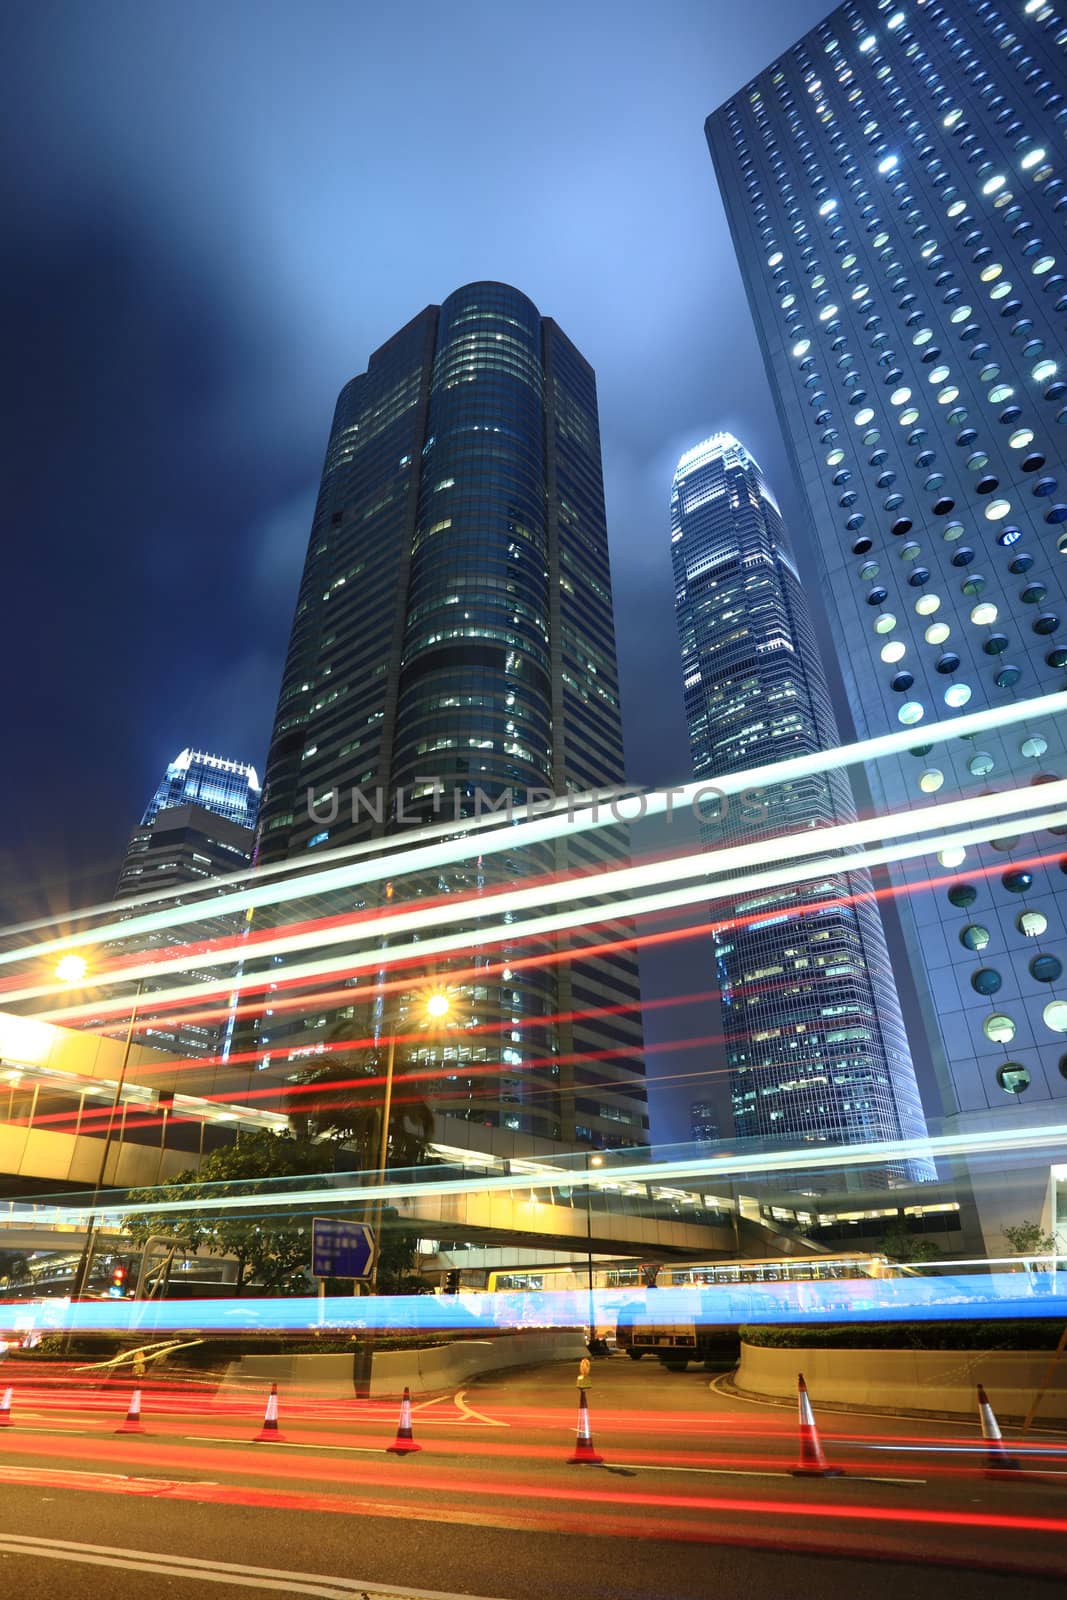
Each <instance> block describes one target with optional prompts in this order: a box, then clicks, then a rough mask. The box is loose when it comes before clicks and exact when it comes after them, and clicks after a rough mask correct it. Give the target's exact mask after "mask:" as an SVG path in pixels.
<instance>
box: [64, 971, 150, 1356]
mask: <svg viewBox="0 0 1067 1600" xmlns="http://www.w3.org/2000/svg"><path fill="white" fill-rule="evenodd" d="M88 970H89V963H88V962H87V961H86V959H85V957H84V956H79V955H66V956H63V957H62V959H61V960H60V961H59V962H58V963H57V964H56V977H57V978H58V979H59V980H60V982H62V983H67V984H71V985H77V984H80V983H82V982H83V981H84V979H85V975H86V973H87V972H88ZM143 991H144V979H143V978H141V979H139V981H138V984H137V988H136V990H135V991H134V996H133V1002H132V1004H131V1006H130V1021H129V1026H128V1027H127V1029H126V1042H125V1044H124V1046H123V1050H122V1061H121V1063H120V1065H119V1076H118V1082H117V1083H116V1084H115V1094H114V1098H113V1099H112V1102H111V1111H110V1113H109V1115H108V1119H107V1132H106V1134H105V1135H104V1149H103V1154H102V1155H101V1157H100V1170H99V1171H98V1173H97V1175H96V1182H95V1184H94V1185H93V1198H92V1202H91V1204H92V1210H91V1212H90V1214H89V1219H88V1221H87V1223H86V1232H85V1244H84V1245H83V1247H82V1253H81V1257H80V1259H79V1261H78V1269H77V1271H76V1272H75V1274H74V1287H73V1290H72V1292H71V1298H72V1299H74V1300H77V1299H78V1297H79V1295H83V1294H84V1293H85V1289H86V1285H87V1284H88V1282H89V1274H90V1272H91V1270H92V1265H93V1252H94V1250H95V1248H96V1206H97V1202H98V1201H99V1199H100V1191H101V1189H102V1188H103V1187H104V1179H105V1178H106V1177H107V1162H108V1157H109V1156H110V1154H111V1142H112V1140H113V1138H114V1137H115V1119H116V1117H117V1115H118V1112H119V1107H120V1106H121V1105H122V1091H123V1088H124V1087H125V1084H126V1069H127V1067H128V1066H129V1064H130V1050H131V1049H132V1047H133V1030H134V1027H135V1025H136V1022H137V1007H138V1005H139V1004H140V1000H141V995H142V993H143ZM72 1332H73V1330H72V1329H69V1330H68V1332H67V1345H68V1348H69V1345H70V1339H71V1333H72Z"/></svg>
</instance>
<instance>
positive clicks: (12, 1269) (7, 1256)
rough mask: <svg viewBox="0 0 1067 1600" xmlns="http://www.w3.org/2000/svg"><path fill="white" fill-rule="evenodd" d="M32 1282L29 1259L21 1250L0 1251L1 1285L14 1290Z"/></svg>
mask: <svg viewBox="0 0 1067 1600" xmlns="http://www.w3.org/2000/svg"><path fill="white" fill-rule="evenodd" d="M29 1281H30V1262H29V1257H28V1256H26V1255H25V1254H24V1253H23V1252H22V1251H21V1250H0V1283H3V1284H6V1285H7V1287H8V1288H11V1289H14V1288H15V1287H16V1286H17V1285H18V1284H20V1283H29Z"/></svg>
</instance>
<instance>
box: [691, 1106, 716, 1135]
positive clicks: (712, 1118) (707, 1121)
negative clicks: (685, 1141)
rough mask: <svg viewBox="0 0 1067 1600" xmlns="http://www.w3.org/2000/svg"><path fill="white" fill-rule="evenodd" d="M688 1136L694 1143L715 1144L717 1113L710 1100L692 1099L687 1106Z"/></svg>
mask: <svg viewBox="0 0 1067 1600" xmlns="http://www.w3.org/2000/svg"><path fill="white" fill-rule="evenodd" d="M689 1137H690V1139H691V1140H692V1141H693V1143H694V1144H715V1142H716V1141H717V1139H718V1138H719V1115H718V1112H717V1110H716V1108H715V1105H714V1103H713V1102H712V1101H711V1100H694V1101H693V1102H692V1104H691V1105H690V1107H689Z"/></svg>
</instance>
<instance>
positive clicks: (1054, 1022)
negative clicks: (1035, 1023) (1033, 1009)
mask: <svg viewBox="0 0 1067 1600" xmlns="http://www.w3.org/2000/svg"><path fill="white" fill-rule="evenodd" d="M1041 1017H1042V1020H1043V1021H1044V1024H1045V1027H1046V1028H1051V1029H1052V1032H1053V1033H1067V1000H1050V1001H1049V1003H1048V1005H1047V1006H1046V1007H1045V1009H1044V1011H1043V1012H1042V1013H1041Z"/></svg>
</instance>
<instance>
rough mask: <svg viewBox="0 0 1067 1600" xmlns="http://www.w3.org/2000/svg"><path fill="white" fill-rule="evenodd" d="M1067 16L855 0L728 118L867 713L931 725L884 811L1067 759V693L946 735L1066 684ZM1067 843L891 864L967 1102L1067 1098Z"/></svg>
mask: <svg viewBox="0 0 1067 1600" xmlns="http://www.w3.org/2000/svg"><path fill="white" fill-rule="evenodd" d="M1065 39H1067V30H1065V24H1064V20H1063V18H1062V17H1060V16H1059V15H1057V13H1056V12H1055V11H1054V9H1053V8H1052V6H1051V5H1048V4H1045V3H1044V0H1039V3H1035V0H1026V3H1023V0H1016V3H1014V4H1012V5H1011V6H1010V7H1009V6H1008V5H1007V4H1001V3H993V0H958V3H956V4H954V5H951V6H949V5H946V4H944V3H942V0H906V3H905V0H902V3H900V4H897V3H895V0H856V3H850V4H848V5H844V6H841V7H839V8H838V9H837V10H836V11H834V12H833V13H832V14H831V15H830V16H829V17H827V19H826V20H825V21H824V22H822V23H820V24H819V26H818V27H817V28H815V29H813V30H812V31H811V32H810V33H809V34H807V35H806V36H805V37H804V38H803V39H801V40H800V42H799V43H798V44H797V45H795V46H794V47H793V48H792V49H791V50H788V51H786V52H785V53H784V54H783V55H782V56H781V57H780V58H779V59H778V60H776V61H774V62H772V63H771V65H770V66H769V67H768V68H767V70H766V71H765V72H762V73H761V74H760V75H759V76H758V77H757V78H755V79H754V80H753V81H752V82H750V83H748V84H746V85H745V87H744V89H743V90H742V91H740V92H739V93H738V94H737V95H736V96H735V97H734V98H733V99H731V100H730V101H729V102H728V103H727V104H726V105H724V106H722V107H721V108H720V109H719V110H718V111H716V112H715V113H714V114H713V115H712V116H711V117H709V119H708V123H707V134H708V141H709V144H710V147H711V152H712V156H713V158H714V162H715V168H716V171H717V174H718V179H719V184H720V188H721V190H722V194H723V197H724V200H725V203H726V210H727V215H728V217H729V222H730V228H731V231H732V234H733V239H734V245H735V248H736V251H737V255H738V259H739V261H740V264H741V268H742V272H743V275H744V279H745V284H746V288H747V291H748V296H749V302H750V305H751V308H752V313H753V316H754V319H755V322H756V327H757V330H758V334H759V339H760V343H761V346H762V350H763V356H764V360H765V362H766V366H767V371H768V373H769V375H770V379H771V382H772V385H773V388H774V392H775V396H776V400H777V404H778V411H779V416H780V419H781V423H782V427H783V430H784V432H785V436H786V439H787V442H788V445H789V448H790V450H791V453H792V458H793V464H794V467H795V472H796V478H797V482H798V485H799V486H801V488H802V491H803V494H804V496H805V499H806V502H807V507H808V511H809V514H810V524H811V527H812V529H813V531H814V536H815V543H816V549H817V554H818V559H819V567H820V578H821V584H822V589H823V592H824V594H825V595H826V597H827V604H828V606H829V610H830V618H831V623H832V632H833V636H834V638H835V640H836V641H837V644H838V648H839V651H840V660H841V666H842V671H843V674H844V678H845V685H846V689H847V692H848V696H849V701H850V704H851V709H852V713H853V716H854V719H855V722H856V726H857V729H858V731H859V733H860V734H861V736H864V735H878V734H881V733H884V732H885V731H887V730H889V729H893V730H899V729H901V728H902V727H907V728H911V727H914V729H915V744H914V746H913V748H912V751H911V753H910V754H904V755H901V756H900V757H899V758H894V759H892V760H885V761H881V762H879V763H878V764H877V767H876V768H874V769H872V770H871V772H870V774H869V781H870V785H871V789H872V792H873V795H874V799H875V802H876V804H877V806H878V808H879V810H881V811H883V812H886V813H890V812H893V811H895V810H897V809H899V808H907V807H911V806H914V805H915V804H917V803H922V801H923V797H924V796H927V795H932V794H934V793H937V792H938V791H940V796H939V797H940V798H941V799H945V798H949V797H954V796H978V795H981V794H983V793H985V792H988V790H989V789H990V788H991V787H992V788H998V789H999V788H1003V787H1014V786H1022V785H1027V784H1031V783H1040V782H1041V781H1042V780H1044V779H1046V778H1047V777H1048V776H1049V775H1052V774H1057V775H1058V774H1061V773H1062V771H1063V762H1064V743H1063V728H1062V725H1061V724H1059V723H1057V721H1056V720H1054V719H1053V718H1052V717H1051V716H1042V715H1036V716H1035V717H1034V719H1033V722H1032V723H1031V724H1027V725H1021V724H1015V725H1014V726H1011V727H1007V728H1004V729H1003V731H998V730H996V729H994V730H993V731H991V732H989V733H988V734H982V735H980V736H979V737H978V738H969V739H960V740H958V741H956V742H954V743H953V742H950V743H947V744H946V743H942V744H938V745H936V747H931V746H929V745H925V744H924V743H923V734H922V729H923V724H924V723H925V722H929V721H931V720H934V719H942V718H945V717H950V716H951V715H952V714H953V713H954V712H956V711H962V710H963V708H964V707H966V708H967V710H968V711H975V710H976V709H983V708H986V707H989V708H996V707H1001V706H1003V707H1007V706H1009V705H1010V704H1011V702H1012V701H1013V700H1014V699H1017V698H1026V699H1029V698H1032V697H1039V696H1041V695H1043V694H1045V693H1047V692H1049V691H1053V690H1060V689H1062V688H1063V687H1064V669H1065V667H1067V640H1065V638H1064V628H1065V623H1067V595H1065V592H1064V581H1063V572H1062V561H1063V551H1064V549H1067V539H1065V538H1064V536H1063V534H1062V533H1061V531H1060V530H1061V527H1063V526H1064V525H1065V524H1067V475H1065V473H1064V471H1063V468H1064V460H1063V455H1064V445H1063V440H1064V437H1065V435H1064V424H1065V423H1067V404H1065V402H1067V370H1065V362H1064V358H1065V355H1067V350H1065V340H1064V316H1065V313H1067V251H1065V249H1064V218H1065V216H1067V186H1065V177H1067V169H1065V163H1064V157H1063V146H1062V135H1063V127H1064V122H1065V119H1067V96H1065V91H1067V79H1065V73H1064V57H1063V47H1064V42H1065ZM1061 848H1062V847H1061V846H1060V845H1059V843H1058V841H1057V840H1055V839H1053V838H1051V837H1050V836H1049V835H1048V833H1039V834H1038V835H1037V836H1036V837H1034V836H1033V835H1029V836H1023V837H1021V838H1015V837H1003V838H998V839H996V840H994V841H992V842H991V843H989V844H977V845H972V846H970V847H969V848H966V849H964V848H963V847H959V846H954V847H952V848H951V849H950V850H945V851H943V852H942V854H941V856H940V863H939V864H937V863H935V864H934V868H933V870H934V882H933V884H932V885H930V886H929V887H926V886H925V884H926V880H928V879H929V877H930V863H929V862H928V861H924V862H918V863H916V864H915V865H914V866H913V867H911V866H901V867H899V868H897V869H895V874H894V875H895V878H896V881H897V883H898V884H900V885H902V886H904V887H906V888H907V889H908V890H909V891H910V892H909V893H907V894H905V895H901V896H900V897H899V904H900V907H901V916H902V919H903V924H904V929H905V934H906V938H907V944H908V946H909V948H910V950H911V951H913V952H914V954H915V958H916V959H915V961H914V966H915V977H916V983H917V986H918V990H919V996H920V1002H921V1005H922V1009H923V1012H924V1016H925V1022H926V1028H927V1032H928V1035H929V1038H930V1041H931V1048H932V1050H933V1053H934V1060H935V1065H936V1067H937V1068H938V1072H939V1079H940V1086H941V1092H942V1095H943V1099H944V1103H945V1109H946V1111H948V1112H950V1113H978V1114H979V1115H982V1116H984V1115H985V1114H986V1113H987V1112H988V1111H995V1112H998V1113H999V1114H1000V1116H1001V1118H1003V1116H1004V1115H1006V1114H1011V1113H1012V1112H1014V1113H1015V1114H1016V1115H1018V1114H1020V1107H1021V1106H1022V1105H1023V1104H1024V1102H1025V1109H1024V1110H1023V1111H1022V1113H1021V1114H1022V1115H1024V1116H1026V1117H1027V1118H1028V1119H1031V1118H1032V1117H1033V1115H1034V1112H1035V1109H1037V1104H1036V1103H1038V1102H1044V1104H1045V1106H1046V1107H1048V1109H1049V1112H1050V1114H1057V1113H1055V1110H1054V1105H1053V1102H1056V1101H1058V1102H1059V1103H1060V1111H1059V1113H1058V1114H1059V1115H1062V1104H1063V1100H1064V1097H1065V1096H1067V1055H1065V1054H1064V1046H1065V1040H1064V1035H1065V1033H1067V984H1065V981H1064V972H1063V933H1064V921H1063V913H1064V904H1065V895H1067V881H1065V878H1064V872H1063V870H1062V869H1063V868H1064V867H1065V865H1067V858H1061V859H1057V855H1058V851H1059V850H1060V849H1061ZM1041 858H1044V859H1041ZM920 885H923V887H920ZM1038 1203H1039V1202H1038Z"/></svg>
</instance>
